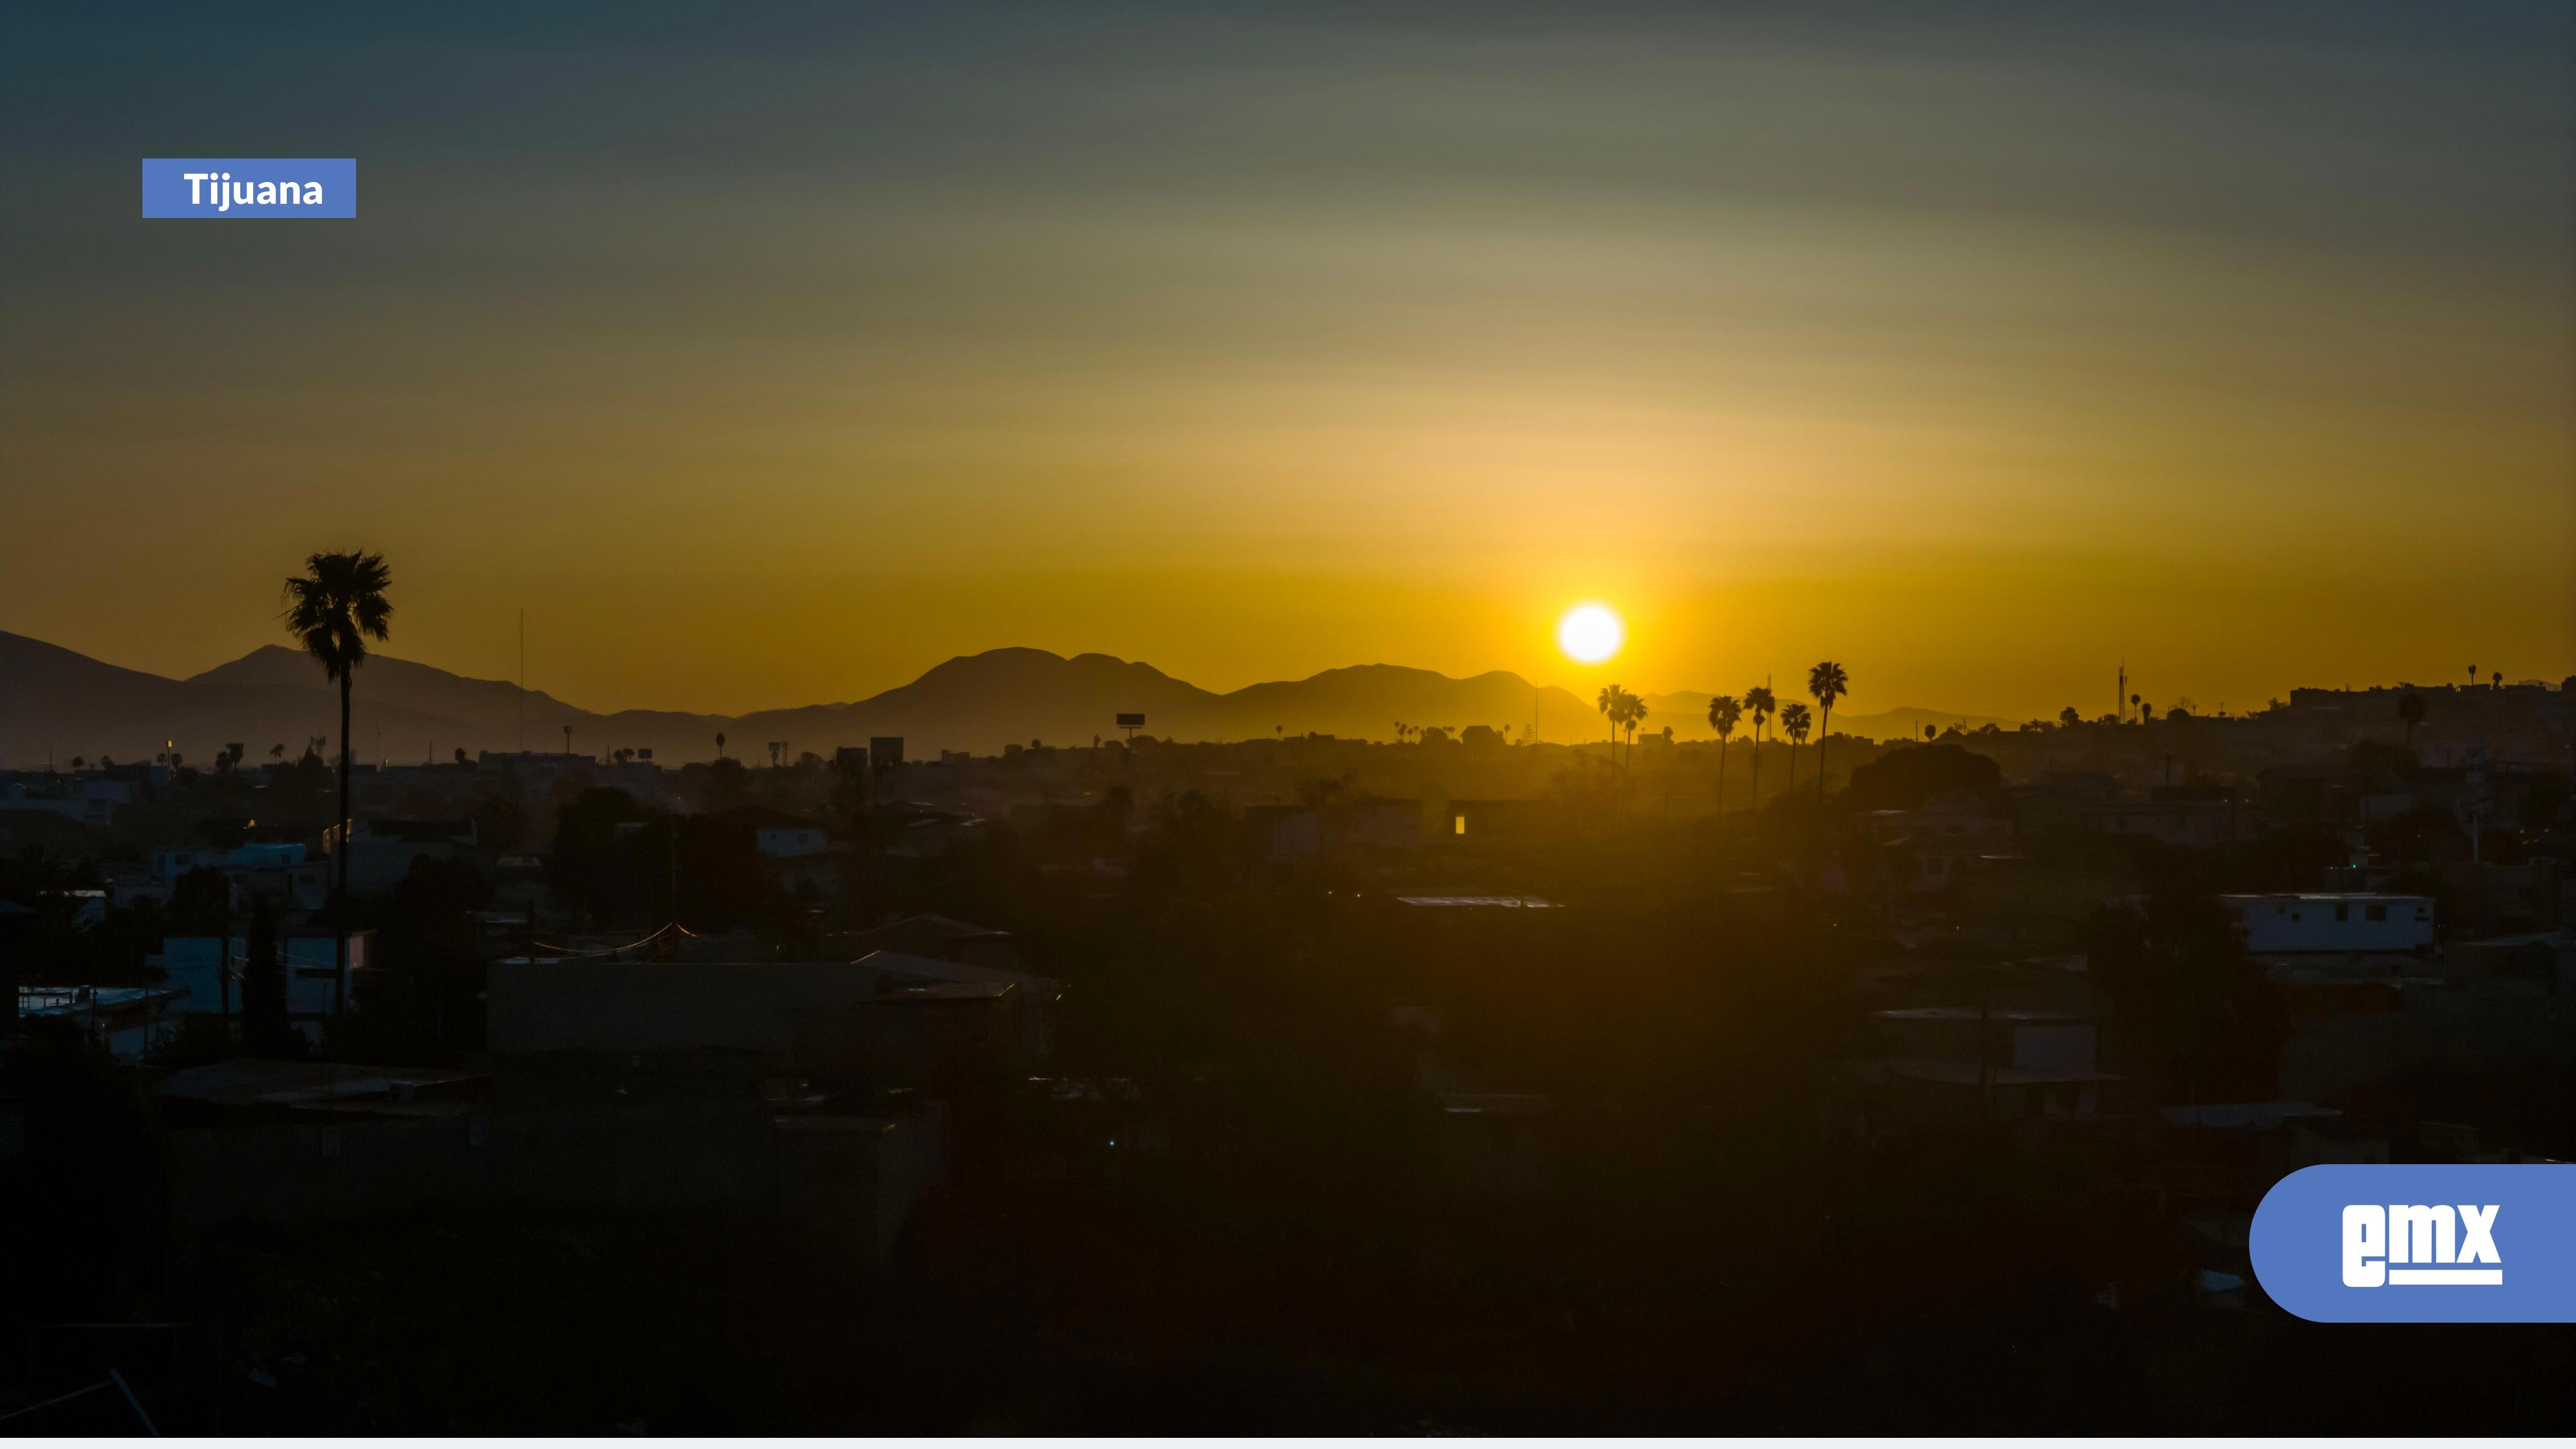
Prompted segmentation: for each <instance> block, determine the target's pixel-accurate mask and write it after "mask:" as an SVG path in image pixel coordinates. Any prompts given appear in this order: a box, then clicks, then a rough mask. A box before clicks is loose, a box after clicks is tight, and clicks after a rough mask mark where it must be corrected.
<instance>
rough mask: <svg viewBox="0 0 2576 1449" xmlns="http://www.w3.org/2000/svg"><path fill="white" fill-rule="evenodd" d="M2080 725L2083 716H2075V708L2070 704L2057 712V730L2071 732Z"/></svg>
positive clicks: (2082, 721)
mask: <svg viewBox="0 0 2576 1449" xmlns="http://www.w3.org/2000/svg"><path fill="white" fill-rule="evenodd" d="M2082 723H2084V716H2082V715H2080V714H2077V713H2076V712H2075V706H2073V705H2071V704H2070V705H2068V706H2067V707H2066V708H2064V709H2061V710H2059V711H2058V712H2057V727H2058V728H2059V729H2062V730H2071V729H2073V728H2075V727H2076V726H2077V725H2080V724H2082Z"/></svg>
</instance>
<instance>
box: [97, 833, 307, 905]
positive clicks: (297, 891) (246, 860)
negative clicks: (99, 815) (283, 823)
mask: <svg viewBox="0 0 2576 1449" xmlns="http://www.w3.org/2000/svg"><path fill="white" fill-rule="evenodd" d="M198 870H212V871H216V872H219V873H221V874H222V876H223V877H224V880H225V882H226V884H228V885H229V886H230V887H231V898H230V904H231V909H233V910H235V911H246V910H248V909H249V908H250V899H249V898H250V897H251V896H254V895H262V896H267V897H268V898H270V899H271V900H275V901H281V902H284V903H285V904H286V905H288V906H291V907H294V908H296V909H298V910H308V911H309V910H318V909H320V908H321V906H322V904H323V902H324V901H325V900H327V899H328V898H329V895H330V889H331V866H330V862H328V861H326V860H322V859H320V858H317V857H315V856H313V855H312V854H311V853H310V852H308V851H307V850H306V849H305V848H304V846H303V844H302V843H301V842H252V843H249V844H244V845H237V846H233V847H231V848H230V849H211V848H206V847H201V846H184V845H183V846H164V847H161V848H160V849H157V850H155V851H153V852H152V855H151V864H150V866H149V868H148V869H147V870H146V871H144V872H142V873H139V874H135V873H129V874H123V875H117V876H114V877H111V878H110V880H109V882H108V888H109V890H110V891H111V892H112V893H113V894H114V896H115V899H116V903H117V904H118V905H120V906H127V905H132V904H133V903H135V902H136V901H141V900H155V901H167V900H169V899H170V897H171V894H172V893H173V892H174V891H176V890H177V889H178V886H179V881H180V878H181V877H183V876H186V875H187V874H188V873H189V872H191V871H198Z"/></svg>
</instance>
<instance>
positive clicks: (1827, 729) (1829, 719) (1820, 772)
mask: <svg viewBox="0 0 2576 1449" xmlns="http://www.w3.org/2000/svg"><path fill="white" fill-rule="evenodd" d="M1833 733H1834V707H1833V705H1832V703H1831V702H1828V703H1827V704H1826V705H1825V707H1824V710H1823V712H1822V713H1821V714H1820V715H1818V716H1817V719H1816V798H1817V799H1819V800H1822V799H1823V798H1825V741H1826V740H1828V739H1830V738H1832V737H1833Z"/></svg>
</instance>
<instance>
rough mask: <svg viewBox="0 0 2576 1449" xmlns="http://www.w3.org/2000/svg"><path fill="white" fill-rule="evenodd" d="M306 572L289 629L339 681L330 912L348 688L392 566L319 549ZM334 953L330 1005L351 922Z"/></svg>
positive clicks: (338, 904) (340, 867) (375, 630)
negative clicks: (337, 787)
mask: <svg viewBox="0 0 2576 1449" xmlns="http://www.w3.org/2000/svg"><path fill="white" fill-rule="evenodd" d="M304 570H305V571H304V572H303V573H302V574H300V575H298V576H296V577H294V578H291V579H288V580H287V581H286V601H287V608H286V631H287V632H288V633H290V634H293V635H294V636H295V637H296V639H297V640H298V641H299V642H301V643H302V644H303V645H304V652H306V653H308V654H310V655H312V656H313V657H314V658H316V659H318V660H320V661H322V673H323V676H324V677H325V678H327V679H330V680H331V681H332V682H334V683H336V684H338V685H339V686H340V823H339V825H338V826H337V827H336V830H337V835H336V837H335V840H334V844H333V846H332V850H331V855H332V859H333V863H334V865H335V867H336V870H335V874H337V876H338V877H339V882H338V884H337V885H336V886H335V887H334V888H333V890H332V896H333V901H332V906H333V911H332V914H333V915H335V916H338V915H342V914H344V913H345V911H346V909H347V903H348V895H349V691H350V688H351V686H352V685H353V684H355V683H356V680H357V672H358V666H359V665H361V664H364V663H366V662H367V641H368V640H369V639H374V640H376V641H377V642H379V643H382V642H383V641H384V639H385V636H386V630H387V627H388V625H389V624H390V622H391V621H392V619H393V613H394V606H393V605H392V604H391V603H389V602H387V601H386V599H385V590H386V589H387V588H388V587H390V586H391V585H392V583H393V574H392V572H391V571H390V570H388V569H386V567H385V556H384V555H383V554H380V553H356V552H352V553H317V554H315V555H313V556H312V557H310V558H308V559H306V560H305V561H304ZM334 934H335V935H336V937H337V944H336V947H335V949H334V951H333V953H332V954H333V959H334V961H335V962H336V964H337V966H338V970H337V971H336V972H334V973H333V976H332V981H331V1010H332V1011H333V1012H334V1013H335V1014H336V1013H337V1012H338V1011H339V1010H340V1008H341V1007H343V1006H345V1005H346V1004H347V998H348V990H349V928H348V925H347V923H346V922H345V921H343V922H341V923H339V924H338V926H337V928H336V930H335V933H334Z"/></svg>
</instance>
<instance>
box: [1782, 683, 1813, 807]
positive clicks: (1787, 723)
mask: <svg viewBox="0 0 2576 1449" xmlns="http://www.w3.org/2000/svg"><path fill="white" fill-rule="evenodd" d="M1813 723H1815V720H1814V717H1813V716H1811V715H1809V714H1808V713H1807V707H1806V706H1805V705H1803V704H1800V703H1799V702H1798V701H1796V700H1794V699H1793V700H1791V701H1789V702H1788V703H1787V704H1784V705H1782V706H1780V733H1782V734H1784V735H1787V736H1788V737H1789V793H1790V794H1793V795H1794V794H1796V793H1797V791H1798V746H1800V745H1803V744H1805V743H1806V742H1807V727H1808V726H1809V725H1811V724H1813ZM1818 788H1820V789H1821V788H1822V787H1821V786H1820V787H1818Z"/></svg>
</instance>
